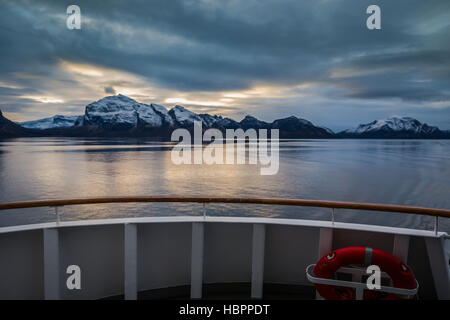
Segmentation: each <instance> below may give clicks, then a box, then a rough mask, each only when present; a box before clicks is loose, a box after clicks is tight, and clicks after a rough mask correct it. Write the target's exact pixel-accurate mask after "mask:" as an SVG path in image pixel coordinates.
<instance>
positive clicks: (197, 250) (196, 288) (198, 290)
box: [191, 222, 205, 299]
mask: <svg viewBox="0 0 450 320" xmlns="http://www.w3.org/2000/svg"><path fill="white" fill-rule="evenodd" d="M204 226H205V225H204V223H203V222H193V223H192V245H191V299H200V298H201V297H202V287H203V255H204Z"/></svg>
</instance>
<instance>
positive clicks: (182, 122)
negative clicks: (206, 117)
mask: <svg viewBox="0 0 450 320" xmlns="http://www.w3.org/2000/svg"><path fill="white" fill-rule="evenodd" d="M169 115H170V116H171V117H172V119H173V121H174V123H175V124H176V125H177V126H179V127H191V126H193V125H194V121H201V122H203V119H202V118H201V117H200V116H199V115H198V114H196V113H194V112H192V111H189V110H188V109H186V108H185V107H182V106H178V105H177V106H175V107H173V108H172V109H171V110H170V111H169Z"/></svg>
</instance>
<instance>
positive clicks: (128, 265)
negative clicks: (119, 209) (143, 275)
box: [123, 223, 138, 300]
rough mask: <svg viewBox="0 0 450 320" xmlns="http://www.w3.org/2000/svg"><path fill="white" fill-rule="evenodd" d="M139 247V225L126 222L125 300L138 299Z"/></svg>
mask: <svg viewBox="0 0 450 320" xmlns="http://www.w3.org/2000/svg"><path fill="white" fill-rule="evenodd" d="M137 251H138V248H137V226H136V224H133V223H125V226H124V255H123V256H124V293H125V300H137V292H138V278H137V268H138V266H137V265H138V261H137V255H138V252H137Z"/></svg>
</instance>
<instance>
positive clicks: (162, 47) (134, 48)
mask: <svg viewBox="0 0 450 320" xmlns="http://www.w3.org/2000/svg"><path fill="white" fill-rule="evenodd" d="M372 3H373V1H366V0H363V1H361V0H346V1H339V0H338V1H325V0H323V1H299V0H292V1H291V0H285V1H280V0H271V1H267V0H265V1H261V0H258V1H256V0H245V1H237V0H234V1H209V0H203V1H201V0H198V1H194V0H183V1H181V0H171V1H167V0H150V1H148V0H147V1H131V2H129V1H107V2H104V1H77V2H76V4H77V5H79V6H80V7H81V12H82V15H83V25H82V30H80V31H69V30H67V29H66V28H65V18H66V16H65V9H66V5H67V3H65V2H64V1H39V2H36V1H29V2H28V1H10V2H8V1H6V2H2V3H1V4H0V12H1V13H0V16H1V26H0V41H1V43H2V50H1V52H0V80H2V81H6V80H8V81H9V82H13V83H17V85H20V86H21V87H23V88H25V89H22V90H30V91H31V90H34V91H38V92H39V91H40V90H44V89H48V88H47V87H46V84H45V81H42V79H43V78H45V77H52V78H53V79H58V80H61V81H64V80H66V81H71V80H70V79H67V78H65V76H64V74H63V73H61V72H59V71H58V67H57V65H58V62H59V61H60V59H64V60H68V61H73V62H79V63H87V64H94V65H98V66H104V67H109V68H115V69H119V70H123V71H127V72H131V73H134V74H137V75H140V76H143V77H145V78H147V79H149V81H151V82H152V83H156V84H157V85H159V86H161V87H164V88H167V89H173V90H179V91H186V92H195V91H211V92H215V91H218V92H219V91H227V90H242V89H247V88H251V87H252V86H254V85H256V84H268V85H271V84H276V85H295V84H302V83H308V82H315V83H318V84H321V85H323V86H324V87H332V88H335V89H336V90H329V91H326V92H321V93H320V94H322V95H325V96H327V97H328V98H330V99H340V98H345V99H369V100H371V99H391V98H399V99H401V100H402V101H404V103H408V102H409V101H414V102H419V103H427V102H430V101H431V102H432V101H449V100H450V97H449V91H448V88H449V87H450V86H449V85H450V63H449V62H450V45H449V41H448V38H449V35H450V25H449V23H448V21H449V19H450V1H448V0H436V1H432V2H426V1H423V0H420V1H419V0H414V1H411V0H408V1H407V0H397V1H376V3H377V4H379V5H380V6H381V8H382V28H383V29H382V30H381V31H369V30H367V29H366V28H365V19H366V17H367V16H366V15H365V14H364V13H365V9H366V8H367V6H368V5H370V4H372ZM336 70H338V71H336ZM339 70H341V72H339ZM349 70H350V71H355V70H357V71H358V73H356V74H354V73H353V74H351V75H348V72H349ZM18 73H27V74H28V73H33V74H36V75H41V78H39V77H35V78H27V79H24V78H20V77H17V74H18ZM31 88H32V89H31ZM15 90H17V89H8V88H1V90H0V94H1V95H2V96H4V95H5V96H9V97H12V96H14V92H16V91H15ZM104 91H105V92H106V93H112V92H114V85H113V84H104ZM336 91H338V92H339V93H337V92H336ZM95 98H97V97H95ZM9 101H10V102H11V104H13V103H15V104H17V103H20V102H23V103H26V102H25V101H18V100H14V99H13V98H10V100H9ZM449 107H450V106H448V105H447V108H449Z"/></svg>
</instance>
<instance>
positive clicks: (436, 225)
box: [434, 216, 439, 236]
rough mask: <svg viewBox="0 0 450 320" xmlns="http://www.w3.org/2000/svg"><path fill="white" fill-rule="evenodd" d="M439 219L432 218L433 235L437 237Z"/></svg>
mask: <svg viewBox="0 0 450 320" xmlns="http://www.w3.org/2000/svg"><path fill="white" fill-rule="evenodd" d="M438 219H439V217H438V216H435V217H434V234H435V235H436V236H437V234H438V223H439V220H438Z"/></svg>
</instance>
